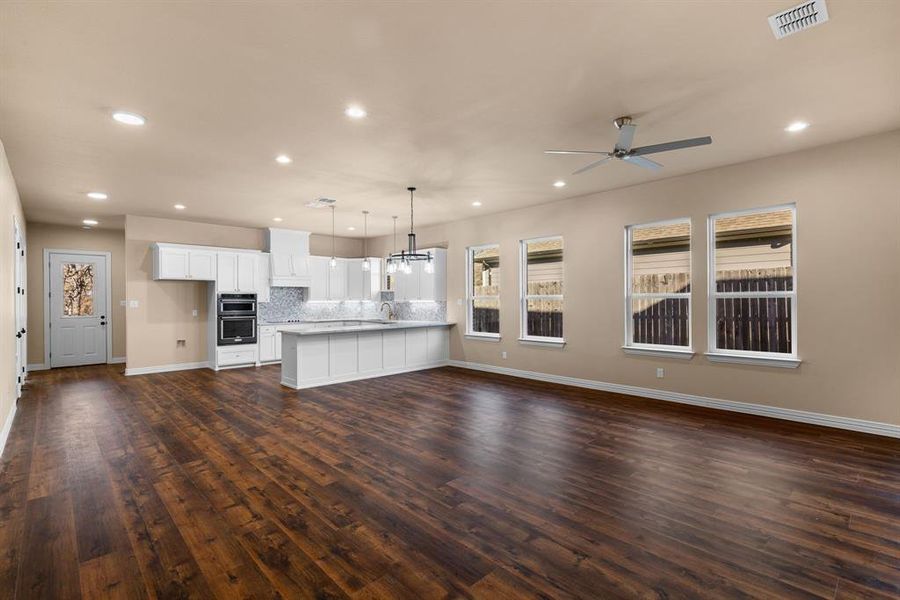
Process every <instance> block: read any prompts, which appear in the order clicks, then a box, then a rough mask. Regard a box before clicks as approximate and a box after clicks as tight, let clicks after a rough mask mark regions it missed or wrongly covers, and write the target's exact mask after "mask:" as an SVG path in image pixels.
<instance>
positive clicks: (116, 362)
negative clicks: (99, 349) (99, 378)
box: [106, 356, 125, 365]
mask: <svg viewBox="0 0 900 600" xmlns="http://www.w3.org/2000/svg"><path fill="white" fill-rule="evenodd" d="M106 362H107V363H108V364H110V365H120V364H122V363H123V362H125V357H124V356H113V357H112V358H111V359H109V360H108V361H106Z"/></svg>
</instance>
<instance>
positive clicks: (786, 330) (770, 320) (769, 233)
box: [709, 206, 799, 366]
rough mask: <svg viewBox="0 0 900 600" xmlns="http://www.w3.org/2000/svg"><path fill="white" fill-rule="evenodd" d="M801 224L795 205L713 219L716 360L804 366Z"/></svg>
mask: <svg viewBox="0 0 900 600" xmlns="http://www.w3.org/2000/svg"><path fill="white" fill-rule="evenodd" d="M795 224H796V210H795V208H794V206H780V207H774V208H766V209H760V210H752V211H744V212H739V213H729V214H721V215H713V216H711V217H710V219H709V236H710V240H709V248H710V257H709V265H710V266H709V269H710V276H709V296H710V298H709V324H710V326H709V348H710V357H711V358H712V359H713V360H716V357H719V358H721V357H723V356H724V357H728V356H731V357H737V358H741V357H743V358H745V359H749V360H745V361H741V362H766V360H759V359H766V358H769V359H771V364H777V362H776V361H779V360H780V361H782V362H783V364H782V365H781V366H796V365H797V364H799V361H797V360H796V356H797V285H796V283H797V279H796V278H797V272H796V258H797V247H796V226H795ZM785 359H786V360H785ZM791 359H794V360H791Z"/></svg>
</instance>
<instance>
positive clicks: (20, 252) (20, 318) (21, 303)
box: [13, 218, 27, 398]
mask: <svg viewBox="0 0 900 600" xmlns="http://www.w3.org/2000/svg"><path fill="white" fill-rule="evenodd" d="M13 243H14V244H15V248H14V251H15V257H16V258H15V261H16V262H15V265H16V266H15V277H16V298H15V304H14V306H15V311H16V397H17V398H18V397H19V396H21V395H22V384H23V383H25V364H26V362H27V361H26V359H25V352H26V349H27V348H26V344H25V339H26V338H25V335H26V331H25V238H23V237H22V230H21V229H20V228H19V223H18V221H16V220H15V218H14V219H13Z"/></svg>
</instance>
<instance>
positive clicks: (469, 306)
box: [465, 244, 502, 339]
mask: <svg viewBox="0 0 900 600" xmlns="http://www.w3.org/2000/svg"><path fill="white" fill-rule="evenodd" d="M485 248H497V259H498V260H500V244H479V245H477V246H468V247H467V248H466V333H465V335H466V337H469V336H472V337H473V338H482V337H484V338H489V337H496V338H497V339H499V338H500V334H499V333H483V332H478V331H473V330H472V311H473V310H474V309H475V300H496V301H497V310H498V312H499V311H500V296H499V295H498V296H476V295H475V289H474V283H475V282H474V281H473V275H474V273H475V270H474V264H473V261H472V255H473V254H474V253H475V252H476V251H478V250H484V249H485ZM501 264H502V263H501ZM501 273H502V271H501Z"/></svg>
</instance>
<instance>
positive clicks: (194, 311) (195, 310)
mask: <svg viewBox="0 0 900 600" xmlns="http://www.w3.org/2000/svg"><path fill="white" fill-rule="evenodd" d="M199 314H200V312H199V311H198V310H197V309H196V308H195V309H194V310H192V311H191V315H192V316H194V317H196V316H197V315H199Z"/></svg>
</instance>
